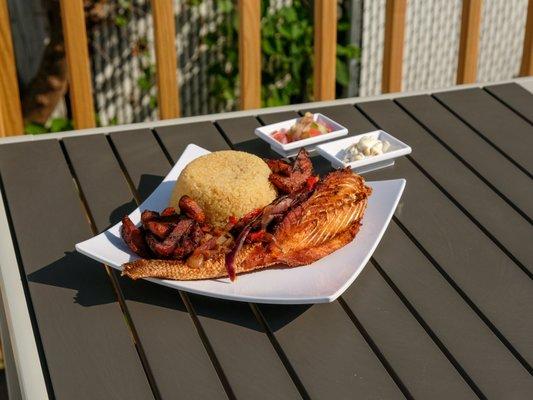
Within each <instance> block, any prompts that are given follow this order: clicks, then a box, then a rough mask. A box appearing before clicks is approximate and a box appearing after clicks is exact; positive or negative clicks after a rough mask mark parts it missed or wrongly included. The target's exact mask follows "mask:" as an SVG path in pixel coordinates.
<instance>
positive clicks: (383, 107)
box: [358, 100, 533, 276]
mask: <svg viewBox="0 0 533 400" xmlns="http://www.w3.org/2000/svg"><path fill="white" fill-rule="evenodd" d="M358 107H359V108H360V109H361V110H363V112H364V113H365V114H366V115H368V116H369V117H370V119H371V120H373V121H374V122H375V123H376V124H377V125H378V126H379V127H380V128H382V129H384V130H385V131H387V132H389V133H390V134H392V135H393V136H395V137H397V138H399V139H400V140H402V141H404V142H406V143H409V145H410V146H411V147H412V148H413V149H414V151H413V153H412V154H411V156H410V157H411V159H412V160H414V162H415V163H416V164H418V165H419V166H420V167H421V168H423V169H424V170H425V171H426V172H427V173H428V174H429V175H430V176H431V177H432V178H433V179H434V180H435V181H436V182H438V184H439V185H440V186H441V187H442V188H443V189H444V190H446V191H447V192H448V193H449V194H450V196H452V197H453V198H454V199H455V200H456V201H457V202H458V203H460V205H461V206H462V207H464V209H465V210H466V212H468V213H469V214H470V215H472V217H473V218H475V220H476V221H478V223H479V224H481V225H482V226H483V227H484V228H485V230H486V232H487V234H488V235H490V236H492V237H494V238H495V240H497V241H498V242H499V243H501V245H502V246H504V247H505V248H506V249H507V250H508V251H509V252H510V253H511V254H512V255H513V256H514V257H516V259H517V260H518V261H519V262H520V263H521V266H522V267H523V268H526V269H528V271H529V272H530V273H531V276H533V252H532V251H531V248H530V247H531V246H530V244H531V240H530V238H532V237H533V226H532V225H531V224H530V223H529V222H528V221H527V220H525V219H524V218H523V217H522V216H521V215H520V214H519V213H517V212H516V211H515V210H514V209H513V208H512V207H510V206H509V204H507V203H506V202H505V201H504V200H503V199H502V198H501V197H500V196H498V195H497V194H496V193H495V192H494V191H493V190H491V189H490V188H489V187H488V186H487V185H486V184H485V183H484V182H483V181H482V180H481V179H479V178H478V177H477V176H476V175H475V174H474V173H473V172H472V171H471V170H470V169H468V168H466V167H465V166H464V164H462V163H461V162H460V161H459V160H458V159H457V158H456V157H454V156H453V155H452V154H451V153H450V152H448V151H447V150H446V149H445V148H444V147H443V146H442V145H441V144H440V143H439V142H438V141H437V140H435V139H434V138H433V137H432V136H431V135H429V134H428V133H427V131H425V130H424V129H423V128H422V127H421V126H420V125H419V124H417V123H416V122H415V121H414V120H413V119H412V118H410V117H409V116H408V114H407V113H405V111H403V110H402V109H401V108H400V107H399V106H398V105H396V104H395V103H394V102H392V101H391V100H380V101H375V102H368V103H361V104H359V105H358ZM480 199H483V201H480Z"/></svg>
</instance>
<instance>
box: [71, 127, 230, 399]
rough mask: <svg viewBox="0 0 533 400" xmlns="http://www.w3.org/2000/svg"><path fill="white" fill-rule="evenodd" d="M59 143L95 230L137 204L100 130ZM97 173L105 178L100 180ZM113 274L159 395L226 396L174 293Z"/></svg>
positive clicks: (163, 162) (176, 294)
mask: <svg viewBox="0 0 533 400" xmlns="http://www.w3.org/2000/svg"><path fill="white" fill-rule="evenodd" d="M149 133H150V132H148V134H149ZM122 135H124V134H122ZM126 135H127V134H126ZM133 135H134V136H137V137H133V139H132V141H133V142H136V141H138V140H139V138H138V136H141V137H142V136H143V133H142V131H140V133H139V131H138V132H134V133H133ZM64 142H65V148H66V149H67V151H68V154H69V158H70V161H71V163H72V168H73V170H74V171H75V174H76V177H77V180H78V184H79V187H80V189H81V190H82V191H83V193H84V195H85V199H86V202H87V206H88V209H89V212H90V214H91V216H92V219H93V220H94V223H95V226H96V228H97V229H98V230H99V231H103V230H105V229H107V228H108V226H109V225H110V224H114V223H117V222H118V221H120V219H121V218H122V216H124V215H125V214H127V213H129V212H131V211H133V210H134V209H135V208H136V207H137V203H136V202H135V200H134V198H133V194H132V192H131V190H130V187H129V185H128V183H127V181H126V178H125V177H124V174H123V173H122V170H121V168H120V165H119V162H118V161H117V159H116V158H115V155H114V154H113V151H112V149H111V146H110V145H109V143H108V140H107V139H106V137H105V136H104V135H92V136H81V137H76V138H67V139H65V141H64ZM149 143H150V142H148V143H147V144H149ZM121 144H122V143H121ZM154 144H155V145H157V143H154ZM146 147H149V146H146ZM121 151H122V154H125V152H127V150H126V149H125V148H124V147H123V146H121ZM148 154H150V152H148ZM157 159H158V158H156V160H157ZM160 161H161V164H162V166H163V167H166V165H167V164H168V163H167V162H166V160H165V159H164V158H161V159H160ZM153 168H154V166H153V165H152V166H150V167H149V168H147V171H148V170H151V171H154V170H153ZM103 176H105V179H102V177H103ZM145 179H146V178H145ZM103 193H105V195H102V194H103ZM143 193H144V191H143ZM113 273H114V274H115V276H116V277H117V279H118V283H119V287H120V290H121V292H122V294H123V296H124V299H125V303H126V307H127V309H128V312H129V315H130V317H131V321H132V322H133V326H134V327H135V330H136V332H137V335H138V339H139V343H140V344H141V346H142V348H143V350H144V354H145V356H146V360H147V362H148V364H149V368H150V371H151V372H152V374H153V376H154V381H155V383H156V385H157V388H158V390H159V393H160V395H161V398H163V399H166V398H173V397H175V395H176V392H177V390H178V388H179V390H180V391H183V392H185V393H186V394H187V395H186V397H188V398H210V399H211V398H213V399H224V398H226V396H225V393H224V389H223V387H222V384H221V383H220V380H219V379H218V376H217V374H216V371H215V368H214V367H213V365H212V363H211V361H210V359H209V356H208V354H207V352H206V350H205V348H204V346H203V344H202V341H201V339H200V337H199V335H198V332H197V330H196V327H195V326H194V323H193V320H192V319H191V318H190V316H189V313H188V312H187V309H186V307H185V305H184V304H183V302H182V300H181V298H180V296H179V294H178V292H177V291H175V290H172V289H170V288H166V287H161V286H158V285H154V284H151V283H148V282H144V281H138V282H132V281H131V280H129V279H126V278H121V277H119V273H118V272H115V271H114V270H113ZM162 327H164V328H162ZM169 343H171V345H169Z"/></svg>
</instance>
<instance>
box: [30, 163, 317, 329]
mask: <svg viewBox="0 0 533 400" xmlns="http://www.w3.org/2000/svg"><path fill="white" fill-rule="evenodd" d="M162 179H163V177H161V176H157V175H149V174H146V175H142V176H141V179H140V182H139V186H138V188H137V189H138V191H139V193H142V195H141V196H142V197H143V198H146V197H147V196H148V195H149V194H150V193H152V192H153V190H155V188H157V186H158V185H159V184H160V183H161V181H162ZM136 207H137V205H136V203H135V201H134V200H130V201H128V202H126V203H124V204H122V205H120V206H118V207H117V208H115V209H114V210H113V211H112V212H111V213H110V215H109V226H112V225H114V224H115V223H117V222H118V221H120V220H121V219H122V217H123V216H124V215H127V214H129V213H130V212H132V211H133V210H134V209H135V208H136ZM107 228H108V227H106V229H107ZM111 273H113V274H114V275H115V276H116V277H117V279H118V281H119V282H120V287H121V291H122V294H123V296H124V298H125V299H126V300H128V301H133V302H138V303H144V304H150V305H152V306H157V307H164V308H168V309H174V310H177V311H182V312H187V309H186V307H185V305H184V304H183V301H182V299H181V297H180V295H179V293H178V292H177V291H176V290H174V289H171V288H168V287H164V286H161V285H157V284H154V283H151V282H146V281H143V280H139V281H132V280H130V279H127V278H123V277H121V276H120V272H119V271H116V270H114V269H112V270H111ZM106 275H107V273H106V271H105V269H104V268H103V266H102V264H100V263H98V262H96V261H94V260H92V259H90V258H88V257H86V256H84V255H82V254H80V253H77V252H76V251H69V252H66V253H65V255H64V256H63V257H62V258H60V259H58V260H56V261H54V262H53V263H50V264H49V265H47V266H45V267H43V268H41V269H39V270H37V271H35V272H33V273H31V274H29V275H28V281H29V282H34V283H40V284H46V285H52V286H57V287H63V288H67V289H72V290H73V291H75V293H73V302H74V303H76V304H79V305H80V306H82V307H93V306H98V305H102V304H108V303H113V302H116V301H117V299H116V294H115V292H114V291H113V288H112V284H111V282H110V281H109V279H108V277H107V276H106ZM188 296H189V298H190V299H191V303H192V307H193V308H194V310H195V312H196V313H197V315H198V316H200V317H205V318H212V319H217V320H221V321H224V322H227V323H231V324H237V325H240V326H243V327H247V328H249V329H255V330H260V331H262V327H261V326H260V325H259V324H258V322H257V320H256V319H255V318H251V317H250V316H251V315H252V313H251V309H250V307H249V305H248V304H247V303H241V302H235V301H228V300H220V299H213V298H209V297H205V296H200V295H193V294H189V295H188ZM269 307H270V306H269ZM272 307H274V309H277V311H276V312H275V313H274V314H273V315H275V318H267V320H268V324H269V326H270V328H271V329H272V330H277V329H279V328H280V327H282V326H284V325H285V324H287V323H289V322H290V321H292V320H293V319H295V318H297V317H298V316H299V315H300V314H302V313H303V312H305V310H307V309H308V308H309V306H281V305H280V306H272Z"/></svg>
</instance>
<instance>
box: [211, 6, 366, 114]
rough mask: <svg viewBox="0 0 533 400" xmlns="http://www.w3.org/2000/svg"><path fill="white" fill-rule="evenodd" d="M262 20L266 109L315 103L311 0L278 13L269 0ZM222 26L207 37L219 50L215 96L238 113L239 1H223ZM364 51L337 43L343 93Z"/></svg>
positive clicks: (342, 30) (344, 28)
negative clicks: (236, 5)
mask: <svg viewBox="0 0 533 400" xmlns="http://www.w3.org/2000/svg"><path fill="white" fill-rule="evenodd" d="M261 5H262V19H261V58H262V59H261V62H262V64H261V65H262V71H261V75H262V76H261V80H262V88H261V97H262V103H263V106H268V107H270V106H278V105H284V104H290V103H301V102H305V101H310V100H312V98H313V97H312V88H313V15H312V9H313V7H312V3H311V2H310V1H309V0H294V1H293V2H292V5H290V6H283V7H281V8H278V9H274V10H273V9H272V8H271V7H270V1H267V0H264V1H262V2H261ZM217 6H218V9H217V12H218V13H219V14H220V15H221V16H222V18H221V19H220V22H219V23H218V24H217V25H216V26H215V27H214V28H213V29H212V31H211V32H210V33H209V34H208V35H207V36H206V37H205V38H204V42H205V44H206V45H207V46H208V47H209V48H210V49H211V50H212V51H215V52H218V56H217V57H216V61H215V62H214V63H213V64H212V65H211V67H210V68H209V71H208V72H209V76H210V79H211V81H212V84H211V86H210V94H211V97H212V98H213V99H215V101H216V102H217V103H218V104H220V105H222V106H221V108H223V109H226V110H227V109H233V108H235V105H236V103H237V98H238V96H239V89H240V88H239V79H238V78H239V76H238V63H239V54H238V20H237V12H236V10H235V8H234V2H233V1H231V0H222V1H220V2H218V3H217ZM337 29H338V32H339V38H342V39H344V38H345V37H346V36H347V32H348V30H349V29H350V23H349V21H348V15H347V13H342V14H341V19H340V21H339V22H338V27H337ZM359 57H360V49H359V48H358V47H357V46H354V45H352V44H341V43H339V44H337V59H336V82H337V88H338V90H337V91H338V94H340V93H341V92H342V90H343V88H345V87H347V86H348V84H349V82H350V74H349V68H348V65H349V62H350V60H352V59H359Z"/></svg>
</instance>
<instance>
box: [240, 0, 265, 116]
mask: <svg viewBox="0 0 533 400" xmlns="http://www.w3.org/2000/svg"><path fill="white" fill-rule="evenodd" d="M238 14H239V79H240V85H241V109H243V110H248V109H251V108H259V107H260V106H261V1H260V0H239V2H238Z"/></svg>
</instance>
